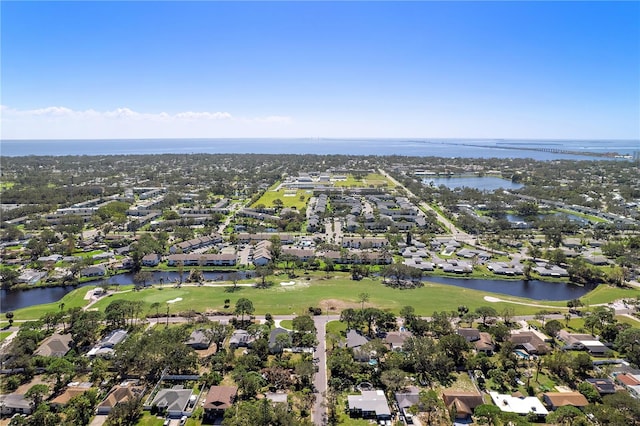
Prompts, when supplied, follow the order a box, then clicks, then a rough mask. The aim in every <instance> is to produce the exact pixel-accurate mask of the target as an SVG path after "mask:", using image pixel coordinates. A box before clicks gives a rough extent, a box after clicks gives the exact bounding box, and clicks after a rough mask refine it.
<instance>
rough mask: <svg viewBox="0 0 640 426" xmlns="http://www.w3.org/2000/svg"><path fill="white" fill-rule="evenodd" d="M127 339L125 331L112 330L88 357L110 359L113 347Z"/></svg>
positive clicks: (88, 353)
mask: <svg viewBox="0 0 640 426" xmlns="http://www.w3.org/2000/svg"><path fill="white" fill-rule="evenodd" d="M126 338H127V330H122V329H119V330H113V331H112V332H111V333H109V334H108V335H107V336H106V337H105V338H104V339H102V340H101V341H100V342H98V343H97V344H96V345H95V346H94V347H93V348H91V350H90V351H89V352H87V356H88V357H94V356H99V357H102V358H111V357H112V356H113V353H114V349H113V348H114V347H115V346H116V345H117V344H118V343H120V342H122V341H124V339H126Z"/></svg>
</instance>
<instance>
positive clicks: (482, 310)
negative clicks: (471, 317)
mask: <svg viewBox="0 0 640 426" xmlns="http://www.w3.org/2000/svg"><path fill="white" fill-rule="evenodd" d="M476 314H478V315H479V316H480V318H482V324H484V325H487V319H488V318H495V317H496V316H498V312H497V311H496V310H495V309H494V308H492V307H491V306H480V307H478V308H476Z"/></svg>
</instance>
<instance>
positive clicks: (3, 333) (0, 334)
mask: <svg viewBox="0 0 640 426" xmlns="http://www.w3.org/2000/svg"><path fill="white" fill-rule="evenodd" d="M11 333H12V332H11V331H0V342H3V341H4V339H6V338H7V337H9V336H10V335H11Z"/></svg>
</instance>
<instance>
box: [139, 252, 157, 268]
mask: <svg viewBox="0 0 640 426" xmlns="http://www.w3.org/2000/svg"><path fill="white" fill-rule="evenodd" d="M141 263H142V266H158V264H159V263H160V255H159V254H157V253H151V254H147V255H145V256H143V257H142V261H141Z"/></svg>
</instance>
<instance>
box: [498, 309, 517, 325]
mask: <svg viewBox="0 0 640 426" xmlns="http://www.w3.org/2000/svg"><path fill="white" fill-rule="evenodd" d="M514 314H515V310H514V309H513V308H511V307H506V308H504V309H503V310H502V311H501V312H500V316H501V317H502V320H503V321H504V323H505V324H507V325H509V324H510V323H511V319H512V318H513V315H514Z"/></svg>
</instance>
